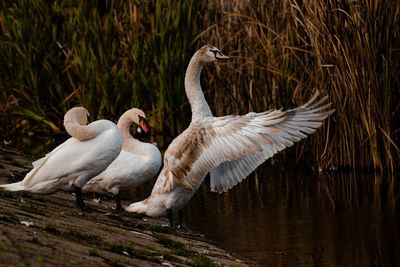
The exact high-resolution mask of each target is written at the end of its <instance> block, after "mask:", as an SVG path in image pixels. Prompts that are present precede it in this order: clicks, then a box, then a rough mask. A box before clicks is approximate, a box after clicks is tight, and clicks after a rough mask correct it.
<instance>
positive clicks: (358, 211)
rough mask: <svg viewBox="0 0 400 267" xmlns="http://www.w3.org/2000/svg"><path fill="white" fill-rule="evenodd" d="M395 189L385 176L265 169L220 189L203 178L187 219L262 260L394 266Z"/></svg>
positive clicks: (398, 249) (398, 256)
mask: <svg viewBox="0 0 400 267" xmlns="http://www.w3.org/2000/svg"><path fill="white" fill-rule="evenodd" d="M395 188H398V186H397V185H396V184H395V179H394V178H393V177H391V176H388V175H383V174H366V173H362V174H355V173H346V174H344V173H341V174H333V175H325V176H315V175H312V174H310V173H298V172H296V173H290V172H289V171H279V170H276V169H275V170H273V169H271V168H270V169H264V170H259V171H258V172H256V173H255V174H253V175H252V176H251V177H249V178H248V179H247V180H245V182H244V183H242V184H241V185H239V186H237V187H235V188H234V189H232V190H231V191H229V192H228V193H224V194H221V195H219V194H215V193H211V192H209V187H208V186H207V185H206V184H204V185H203V186H202V187H201V189H200V191H199V192H198V193H197V194H196V196H195V198H194V199H192V201H191V202H190V203H189V205H188V207H187V209H186V213H187V215H188V216H187V223H188V224H189V226H190V227H191V228H193V229H194V230H197V231H200V232H202V233H204V234H205V235H206V236H207V237H209V238H210V239H212V240H215V241H216V242H217V243H218V244H220V245H222V246H224V247H226V248H228V249H230V250H232V251H235V252H237V253H239V254H242V255H245V256H247V257H248V258H250V259H252V260H254V261H255V262H257V263H258V264H259V265H260V266H395V265H396V264H400V241H399V240H400V235H399V215H398V212H397V210H396V203H397V200H398V190H395Z"/></svg>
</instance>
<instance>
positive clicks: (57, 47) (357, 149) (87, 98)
mask: <svg viewBox="0 0 400 267" xmlns="http://www.w3.org/2000/svg"><path fill="white" fill-rule="evenodd" d="M399 12H400V2H398V1H383V2H382V3H379V4H376V3H375V1H362V2H359V1H349V0H340V1H333V0H328V1H318V0H313V1H305V2H304V1H293V0H284V1H276V0H275V1H267V2H266V1H239V0H237V1H207V2H202V1H193V0H189V1H176V0H161V1H141V0H137V1H121V0H104V1H80V2H79V1H72V0H61V1H55V0H52V1H50V2H48V1H40V0H15V1H14V0H13V1H12V0H5V1H2V2H1V3H0V32H1V33H0V76H1V77H0V91H1V95H0V104H1V105H0V118H1V119H0V125H2V128H3V129H6V130H5V131H3V132H2V135H4V136H3V138H11V136H12V135H15V131H13V129H14V128H15V129H16V131H18V133H19V134H21V133H24V132H26V131H37V130H43V129H47V130H48V131H51V132H58V131H59V130H60V129H63V127H62V118H63V114H64V113H65V112H66V111H67V110H68V109H69V108H71V107H72V106H76V105H82V106H85V107H86V108H88V110H89V112H90V113H91V116H92V119H97V118H108V119H111V120H114V121H116V120H117V118H118V117H119V115H121V114H122V113H123V112H124V111H125V110H126V109H128V108H131V107H139V108H142V109H143V110H144V111H145V112H146V113H147V114H148V117H150V118H151V124H152V125H153V127H154V128H155V129H156V131H157V132H158V133H160V135H162V137H163V138H159V139H158V140H157V141H158V143H159V144H160V145H161V146H162V147H165V146H166V145H168V143H169V140H170V138H171V137H172V136H176V135H177V134H178V133H179V132H181V131H182V130H183V129H184V128H185V127H186V126H187V124H188V122H189V120H190V116H188V112H189V106H188V102H187V99H186V96H185V92H184V88H183V80H184V74H185V69H186V66H187V64H188V62H189V59H190V57H191V56H192V54H193V52H194V51H195V50H196V49H197V48H199V47H201V46H202V45H204V44H206V43H208V44H213V45H215V46H217V47H219V48H220V49H222V51H223V52H225V53H226V54H227V55H229V56H231V58H232V60H231V61H229V62H227V63H217V64H212V65H211V66H207V68H205V69H204V75H203V77H202V84H203V88H204V91H205V93H206V97H207V99H208V100H209V102H210V104H211V106H212V109H213V111H215V114H216V115H226V114H244V113H246V112H248V111H249V110H250V111H263V110H266V109H270V108H281V107H283V108H285V109H286V108H291V107H295V106H298V105H300V104H302V103H304V102H305V101H306V100H307V99H308V98H309V97H310V96H311V95H312V93H313V91H314V90H315V89H319V90H320V91H321V92H322V93H323V94H327V95H329V97H330V99H331V101H332V102H333V103H334V108H335V109H336V113H335V114H334V115H333V116H331V119H329V120H328V121H327V122H326V123H324V126H323V127H322V129H320V130H318V132H317V133H316V134H314V135H313V136H311V137H310V138H307V141H306V142H302V143H300V145H298V146H296V149H291V150H289V151H288V152H286V153H289V154H291V153H292V154H293V153H295V155H294V157H290V158H294V160H295V161H296V162H300V161H301V162H304V161H306V163H311V164H315V165H318V166H319V167H321V168H326V167H329V166H332V165H336V166H351V167H353V168H355V167H374V168H376V169H389V170H393V169H394V168H395V167H396V165H397V164H398V163H397V162H399V158H400V157H399V154H400V152H399V147H398V143H399V141H398V140H399V139H400V130H399V129H400V119H399V118H400V116H399V112H400V108H399V104H398V103H399V98H400V89H399V88H400V82H399V79H398V77H399V70H400V68H399V67H400V66H399V64H400V50H399V43H400V40H399V38H400V34H399V32H400V28H399V27H398V25H400V21H399V20H400V16H398V14H399ZM10 114H11V115H12V116H10ZM281 154H284V153H281Z"/></svg>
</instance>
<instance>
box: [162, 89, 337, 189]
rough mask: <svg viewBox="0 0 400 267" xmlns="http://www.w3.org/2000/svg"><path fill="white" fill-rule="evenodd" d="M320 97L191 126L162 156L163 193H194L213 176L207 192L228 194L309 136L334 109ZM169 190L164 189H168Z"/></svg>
mask: <svg viewBox="0 0 400 267" xmlns="http://www.w3.org/2000/svg"><path fill="white" fill-rule="evenodd" d="M317 98H318V93H317V94H315V95H314V97H313V98H312V99H311V100H310V101H309V102H307V103H306V104H305V105H303V106H301V107H298V108H295V109H292V110H288V111H282V110H270V111H266V112H262V113H248V114H246V115H244V116H226V117H217V118H214V117H210V118H205V119H203V120H199V121H195V122H192V123H191V125H190V126H189V128H188V129H186V130H185V131H184V132H183V133H182V134H181V135H180V136H178V137H177V138H176V139H175V140H174V142H173V143H171V145H170V147H169V148H168V150H167V151H166V153H165V158H164V169H163V171H162V175H163V176H164V179H163V180H164V181H163V188H169V189H172V188H174V187H175V185H176V184H178V185H180V186H182V187H184V188H186V189H187V190H196V189H197V188H198V186H200V184H201V183H202V181H203V179H204V177H205V175H206V174H207V173H208V172H209V171H211V189H212V190H214V191H218V192H223V191H227V190H229V189H230V188H232V187H233V186H234V185H236V184H237V183H239V182H241V181H242V180H243V179H244V178H246V177H247V176H248V175H249V174H250V173H251V172H253V171H254V170H255V168H257V166H259V165H260V164H261V163H263V162H264V161H265V160H266V159H268V158H270V157H272V156H273V155H274V154H276V153H277V152H279V151H281V150H283V149H285V148H286V147H290V146H292V145H293V144H294V142H297V141H299V140H301V139H303V138H305V137H307V135H308V134H311V133H313V132H314V131H315V130H316V129H317V128H318V127H320V126H321V124H322V121H323V120H324V119H325V118H326V117H327V116H328V115H329V114H331V113H333V112H334V110H329V107H330V105H331V103H326V100H327V97H324V98H322V99H320V100H318V99H317ZM167 191H168V190H167Z"/></svg>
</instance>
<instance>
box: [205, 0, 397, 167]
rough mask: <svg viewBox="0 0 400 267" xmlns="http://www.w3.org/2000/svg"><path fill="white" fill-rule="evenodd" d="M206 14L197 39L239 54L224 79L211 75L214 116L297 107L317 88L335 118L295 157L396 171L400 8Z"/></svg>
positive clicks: (231, 6) (249, 9)
mask: <svg viewBox="0 0 400 267" xmlns="http://www.w3.org/2000/svg"><path fill="white" fill-rule="evenodd" d="M204 8H205V9H206V11H205V13H206V14H208V15H209V18H208V20H207V21H206V24H207V25H206V29H205V31H203V32H202V33H201V34H200V35H199V39H200V40H202V41H206V40H207V41H209V42H211V43H216V44H221V45H222V48H223V50H225V51H229V53H232V51H233V54H234V55H237V57H236V58H235V62H234V64H231V65H229V66H222V67H217V68H218V69H222V68H223V73H224V74H223V75H219V77H218V79H212V78H211V77H212V76H213V70H212V71H208V72H207V70H206V72H207V73H206V78H205V80H206V81H211V82H210V83H209V84H208V88H209V89H210V93H209V99H210V100H212V101H213V104H214V107H215V108H216V110H217V114H226V112H227V111H229V112H232V113H237V112H240V113H242V112H245V111H247V110H255V111H261V110H265V109H267V108H271V107H282V106H283V107H285V108H287V107H291V106H297V105H299V104H301V103H303V102H304V101H306V99H307V98H308V97H309V96H310V95H311V94H312V91H314V90H315V89H319V90H320V91H322V92H323V93H324V94H328V95H329V96H330V99H331V100H332V102H333V103H334V108H335V109H336V114H335V115H334V116H331V119H329V120H328V121H327V123H326V124H325V125H324V127H323V128H322V129H321V130H319V133H317V134H316V135H313V136H312V137H311V138H308V141H307V142H304V143H301V144H300V145H298V146H297V149H296V150H295V151H296V155H294V156H295V158H296V159H297V160H296V161H300V160H301V161H302V162H304V159H306V160H307V159H310V161H311V162H316V163H317V164H318V165H319V166H320V167H321V168H326V167H328V166H348V167H352V168H356V167H361V168H364V167H373V168H375V169H389V170H393V169H394V168H395V167H396V165H397V166H398V163H397V162H398V161H399V146H398V143H399V142H398V140H399V127H400V124H399V119H398V118H399V104H398V102H399V92H400V91H399V88H400V87H399V85H400V84H399V81H398V78H397V77H398V75H399V71H398V69H399V68H398V67H399V63H400V53H399V43H400V42H399V41H400V40H399V34H398V33H399V27H398V25H399V22H400V21H399V13H400V4H399V3H398V2H395V1H383V2H380V3H378V2H377V1H361V2H360V1H357V2H354V1H346V0H342V1H317V0H314V1H305V2H304V1H293V0H287V1H272V3H271V2H268V3H267V2H265V1H257V2H256V3H254V2H251V1H230V2H229V3H228V2H227V1H214V2H210V3H208V4H206V5H205V6H204ZM221 76H222V78H221ZM221 84H223V85H224V86H221ZM226 88H229V90H227V89H226ZM221 102H222V103H225V104H224V105H221V104H219V103H221ZM292 151H293V150H292ZM289 153H291V152H289Z"/></svg>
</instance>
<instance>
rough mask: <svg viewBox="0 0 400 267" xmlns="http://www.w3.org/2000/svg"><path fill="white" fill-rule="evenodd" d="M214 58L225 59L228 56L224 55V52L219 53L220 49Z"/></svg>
mask: <svg viewBox="0 0 400 267" xmlns="http://www.w3.org/2000/svg"><path fill="white" fill-rule="evenodd" d="M215 58H216V59H218V60H221V59H222V60H225V59H229V57H228V56H225V55H224V54H222V53H221V51H218V52H217V54H216V55H215Z"/></svg>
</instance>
